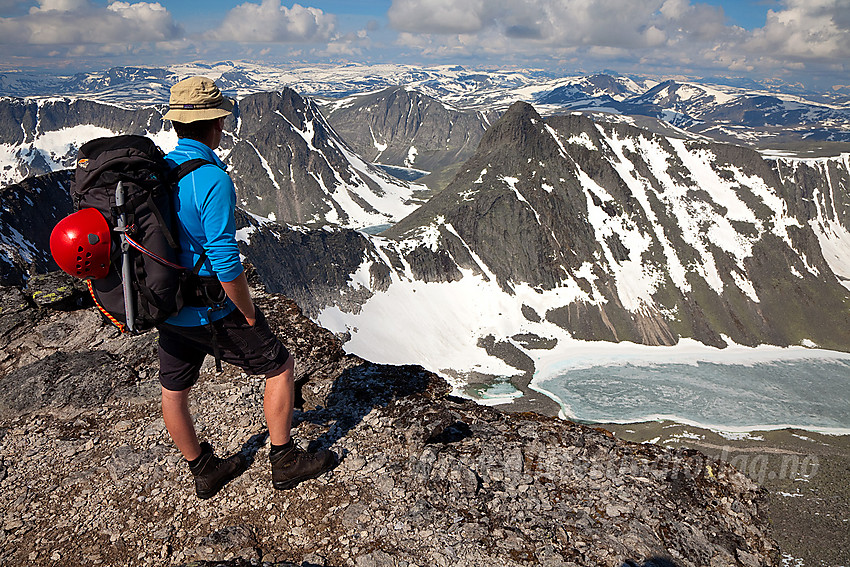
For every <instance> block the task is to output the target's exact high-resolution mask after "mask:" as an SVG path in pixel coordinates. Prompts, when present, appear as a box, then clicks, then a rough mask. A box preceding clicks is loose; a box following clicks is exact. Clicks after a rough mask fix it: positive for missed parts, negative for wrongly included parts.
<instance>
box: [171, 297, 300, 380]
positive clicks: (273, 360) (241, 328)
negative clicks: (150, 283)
mask: <svg viewBox="0 0 850 567" xmlns="http://www.w3.org/2000/svg"><path fill="white" fill-rule="evenodd" d="M212 326H213V331H214V332H215V340H216V341H217V343H218V351H219V356H220V358H221V360H223V361H224V362H227V363H230V364H233V365H234V366H238V367H239V368H241V369H242V370H244V371H245V372H247V373H248V374H268V373H270V372H274V371H275V370H277V369H279V368H280V367H281V366H283V365H284V364H285V363H286V361H287V360H288V359H289V351H287V350H286V347H285V346H283V343H281V342H280V340H279V339H278V338H277V337H276V336H275V335H274V333H272V331H271V329H270V328H269V324H268V322H267V321H266V317H265V315H263V312H262V311H260V310H259V309H257V322H256V324H255V325H254V326H253V327H251V326H250V325H249V324H248V321H246V320H245V317H244V316H243V315H242V312H241V311H239V310H238V309H234V310H233V312H232V313H230V314H229V315H227V316H226V317H224V318H223V319H219V320H218V321H216V322H214V323H213V324H212ZM158 328H159V382H160V384H162V386H163V387H164V388H165V389H166V390H173V391H176V392H179V391H182V390H185V389H187V388H191V387H192V386H193V385H194V384H195V382H197V381H198V375H199V373H200V371H201V365H202V364H203V362H204V357H206V355H210V356H214V350H213V336H212V332H213V331H211V330H210V327H209V326H207V325H201V326H199V327H178V326H176V325H169V324H167V323H163V324H161V325H159V327H158Z"/></svg>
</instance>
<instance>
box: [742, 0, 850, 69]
mask: <svg viewBox="0 0 850 567" xmlns="http://www.w3.org/2000/svg"><path fill="white" fill-rule="evenodd" d="M744 48H745V49H746V50H747V51H748V52H754V53H764V54H771V55H773V56H776V55H781V56H785V57H790V58H793V59H802V60H806V59H809V60H811V59H820V60H823V59H839V58H841V59H846V58H848V57H850V2H848V1H847V0H785V1H784V2H783V9H781V10H776V11H774V10H768V12H767V22H766V24H765V26H764V27H763V28H760V29H757V30H755V32H754V33H753V35H752V37H751V38H750V39H749V40H748V41H746V42H745V43H744Z"/></svg>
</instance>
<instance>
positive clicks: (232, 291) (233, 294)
mask: <svg viewBox="0 0 850 567" xmlns="http://www.w3.org/2000/svg"><path fill="white" fill-rule="evenodd" d="M221 287H223V288H224V293H226V294H227V297H229V298H230V301H232V302H233V303H234V304H235V305H236V308H237V309H239V311H241V312H242V315H243V316H244V317H245V320H246V321H248V324H249V325H251V326H252V327H253V326H254V324H255V323H256V322H257V312H256V310H255V309H254V301H253V300H252V299H251V292H250V290H249V289H248V278H247V277H245V272H242V273H241V274H239V276H238V277H237V278H236V279H235V280H233V281H230V282H221Z"/></svg>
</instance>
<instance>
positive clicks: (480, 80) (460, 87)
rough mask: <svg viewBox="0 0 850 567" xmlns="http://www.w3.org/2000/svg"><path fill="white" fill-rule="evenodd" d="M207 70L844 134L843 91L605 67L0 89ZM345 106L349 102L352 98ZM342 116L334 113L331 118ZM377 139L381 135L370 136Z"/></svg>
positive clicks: (773, 131)
mask: <svg viewBox="0 0 850 567" xmlns="http://www.w3.org/2000/svg"><path fill="white" fill-rule="evenodd" d="M198 73H200V74H207V75H210V76H212V77H213V78H216V79H217V80H218V81H219V82H220V84H221V86H222V87H223V88H224V89H225V90H226V91H227V92H229V93H231V94H232V95H233V96H237V97H240V98H241V97H243V96H247V95H249V94H252V93H258V92H270V91H280V90H282V89H283V88H285V87H289V88H292V89H293V90H295V91H296V92H297V93H299V94H300V95H302V96H310V97H326V98H331V99H335V100H336V102H337V106H338V107H343V106H344V101H342V100H340V99H343V98H345V97H349V96H354V97H360V96H361V95H364V94H369V93H375V92H376V91H380V90H384V89H389V88H393V87H404V88H405V89H406V90H407V91H415V92H417V93H419V94H421V95H424V96H426V97H430V98H431V99H434V100H435V101H439V103H441V104H443V105H445V106H446V107H447V108H448V109H449V111H464V112H466V111H479V112H483V113H485V114H492V113H501V112H504V110H505V109H507V107H508V106H510V104H512V103H513V102H515V101H524V102H528V103H531V104H534V105H535V107H536V108H537V109H538V111H539V112H540V113H541V114H542V115H544V116H549V115H555V114H564V113H570V112H578V111H581V112H605V113H608V114H613V115H622V116H643V117H651V118H653V119H658V120H662V121H666V122H668V123H670V124H672V125H674V126H676V127H679V128H682V129H683V130H686V131H687V132H689V133H691V134H694V135H701V136H705V137H707V138H709V139H714V140H718V141H728V142H731V143H737V144H744V145H750V146H752V147H756V148H759V149H771V148H772V149H777V148H781V149H785V150H791V151H795V152H801V151H802V152H810V153H811V155H827V154H835V153H837V152H840V151H841V149H840V146H836V145H835V144H840V143H846V142H848V141H850V94H848V93H847V92H844V91H841V90H838V91H835V92H826V93H816V92H807V91H805V90H804V89H801V88H800V86H799V85H785V84H782V83H779V82H777V81H773V82H771V83H769V84H758V83H754V82H752V81H743V82H742V81H735V80H725V83H722V82H720V81H723V80H722V79H716V78H715V79H707V80H703V81H693V80H684V81H682V80H663V79H661V80H659V79H651V78H640V77H624V76H619V75H614V74H595V75H588V76H567V77H559V76H555V75H553V74H551V73H547V72H542V71H534V70H511V71H506V70H503V69H488V70H467V69H465V68H463V67H457V66H455V67H451V66H441V67H433V68H422V67H415V66H405V65H375V66H363V65H348V66H341V67H340V66H334V67H330V66H329V67H317V66H314V67H304V68H294V67H287V68H278V67H269V66H262V65H255V64H249V63H242V62H240V63H235V62H232V61H223V62H220V63H215V64H209V65H207V64H191V65H183V66H173V67H168V68H137V67H118V68H113V69H109V70H107V71H104V72H97V73H82V74H77V75H74V76H70V77H52V76H39V75H34V74H27V73H15V72H7V73H0V96H4V95H5V96H13V97H57V96H69V97H84V98H86V99H87V100H97V101H100V102H107V103H113V104H119V105H125V106H126V105H130V106H133V107H139V106H156V105H158V106H162V105H164V104H166V102H167V100H168V92H169V88H170V86H171V85H172V84H174V83H175V82H176V81H177V80H178V79H179V78H181V77H184V76H187V75H189V74H198ZM352 104H356V103H353V102H352ZM341 120H342V119H341ZM378 143H379V144H380V143H385V142H380V141H378Z"/></svg>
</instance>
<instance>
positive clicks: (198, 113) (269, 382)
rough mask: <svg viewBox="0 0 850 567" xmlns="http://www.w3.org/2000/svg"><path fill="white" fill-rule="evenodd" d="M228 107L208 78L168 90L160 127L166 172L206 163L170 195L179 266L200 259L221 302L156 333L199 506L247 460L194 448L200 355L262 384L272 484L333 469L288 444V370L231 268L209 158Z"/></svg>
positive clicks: (330, 457)
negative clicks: (164, 125) (167, 132)
mask: <svg viewBox="0 0 850 567" xmlns="http://www.w3.org/2000/svg"><path fill="white" fill-rule="evenodd" d="M232 109H233V101H231V100H229V99H227V98H225V97H224V96H222V94H221V91H220V90H219V88H218V87H217V86H216V84H215V83H214V82H213V81H212V80H210V79H208V78H206V77H191V78H188V79H185V80H183V81H180V82H179V83H177V84H175V85H174V86H173V87H172V88H171V97H170V100H169V110H168V112H167V113H166V114H165V116H164V118H165V119H166V120H171V121H172V123H173V125H174V129H175V131H176V132H177V137H178V143H177V147H176V148H175V149H174V150H173V151H172V152H171V153H169V154H168V155H167V156H166V159H167V160H168V161H169V163H171V164H172V165H173V166H174V167H176V166H178V165H180V164H182V163H184V162H187V161H188V160H193V159H203V160H206V161H207V162H209V163H207V164H204V165H202V166H200V167H199V168H197V169H195V170H194V171H192V172H191V173H189V174H187V175H186V176H185V177H183V178H182V179H181V180H180V182H179V184H178V186H177V191H176V193H175V203H174V204H175V209H174V210H175V211H177V218H178V222H177V233H178V234H177V238H178V240H179V244H180V252H179V255H178V262H179V263H180V264H181V265H183V266H190V267H191V266H195V265H196V263H197V262H198V261H199V260H200V259H201V257H202V256H205V260H204V261H203V264H202V266H201V269H200V272H199V275H200V276H212V277H207V278H204V280H203V281H204V282H206V283H205V284H201V287H211V288H212V289H207V290H206V292H207V294H213V295H214V294H215V293H216V292H217V293H219V294H221V292H222V289H223V295H226V297H224V301H223V305H222V306H221V307H220V308H216V309H213V308H210V307H195V306H191V305H190V306H185V307H183V308H182V309H181V310H180V311H179V312H178V313H177V314H176V315H174V316H172V317H171V318H169V319H168V320H166V321H165V323H163V324H161V325H159V327H158V328H159V332H160V336H159V363H160V374H159V379H160V383H161V385H162V415H163V419H164V420H165V426H166V428H167V429H168V433H169V435H171V438H172V440H173V441H174V443H175V445H177V448H178V449H179V450H180V452H181V453H182V454H183V456H184V458H185V459H186V460H187V461H188V464H189V469H190V470H191V471H192V474H193V475H194V477H195V492H196V493H197V495H198V497H200V498H210V497H212V496H213V495H215V494H216V493H217V492H218V491H219V490H220V489H221V487H222V486H224V484H225V483H227V482H228V481H229V480H231V479H232V478H234V477H235V476H237V475H239V474H241V472H242V471H243V470H244V468H245V464H246V463H245V458H244V457H243V456H242V455H240V454H236V455H233V456H231V457H228V458H225V459H222V458H219V457H218V456H216V455H215V454H214V453H213V450H212V447H211V446H210V444H209V443H207V442H203V443H201V442H199V441H198V436H197V433H196V431H195V426H194V422H193V420H192V415H191V413H190V412H189V391H190V389H191V387H192V386H193V385H194V384H195V382H196V381H197V380H198V376H199V373H200V368H201V364H202V363H203V360H204V358H205V356H206V355H207V354H209V355H214V356H216V357H217V359H218V358H220V359H221V360H224V361H225V362H228V363H231V364H234V365H236V366H238V367H240V368H242V369H243V370H244V371H245V372H247V373H249V374H253V375H258V374H262V375H265V377H266V385H265V393H264V397H263V410H264V412H265V416H266V422H267V425H268V428H269V440H270V442H271V449H270V451H269V459H270V461H271V468H272V483H273V485H274V487H275V488H277V489H286V488H291V487H293V486H295V485H296V484H298V483H299V482H301V481H303V480H306V479H310V478H315V477H317V476H319V475H320V474H322V473H323V472H325V471H327V470H329V469H331V468H332V467H333V466H334V465H335V463H336V455H335V454H334V453H333V452H331V451H328V450H321V451H317V452H315V453H307V452H305V451H303V450H302V449H300V448H299V447H298V446H297V444H296V443H295V442H294V440H293V439H292V438H291V437H290V430H291V427H292V416H293V412H294V405H295V381H294V380H295V376H294V374H295V370H294V369H295V361H294V359H293V357H292V356H290V354H289V352H287V350H286V347H284V346H283V344H282V343H281V342H280V340H279V339H278V338H277V337H276V336H275V335H274V334H273V333H272V331H271V329H270V328H269V325H268V323H267V322H266V319H265V317H264V316H263V313H262V312H261V311H260V310H259V309H258V308H256V307H255V306H254V303H253V301H252V299H251V296H250V292H249V290H248V280H247V278H246V277H245V273H244V270H243V267H242V262H241V261H240V258H239V248H238V246H237V243H236V226H235V224H236V223H235V219H234V213H235V209H236V192H235V189H234V186H233V181H232V180H231V179H230V176H229V175H228V174H227V172H226V171H225V166H224V164H223V163H222V162H221V160H220V159H219V158H218V156H216V154H215V152H214V151H213V150H215V149H216V148H218V146H219V143H220V142H221V137H222V131H223V127H224V120H225V118H226V117H227V116H228V115H230V114H231V111H232Z"/></svg>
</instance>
